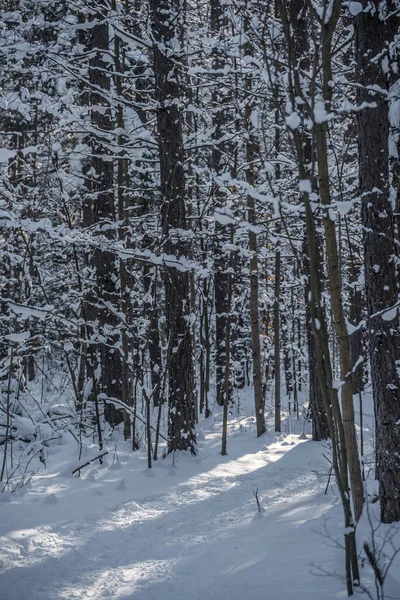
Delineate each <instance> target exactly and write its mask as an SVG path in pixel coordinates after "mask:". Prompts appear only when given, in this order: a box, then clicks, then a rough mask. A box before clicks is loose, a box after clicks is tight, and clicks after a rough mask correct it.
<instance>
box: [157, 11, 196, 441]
mask: <svg viewBox="0 0 400 600" xmlns="http://www.w3.org/2000/svg"><path fill="white" fill-rule="evenodd" d="M182 4H183V3H182V1H181V0H170V1H168V0H150V2H149V5H150V13H151V27H152V33H153V38H154V46H153V52H154V75H155V89H156V98H157V104H158V109H157V126H158V145H159V153H160V172H161V196H162V205H161V220H162V229H163V234H164V239H165V245H164V248H165V253H166V254H168V255H174V256H175V257H180V256H184V255H185V253H187V244H186V243H185V241H184V239H183V237H184V236H182V235H181V234H180V233H179V230H185V229H186V228H187V226H186V211H185V197H186V189H185V173H184V148H183V137H182V115H181V110H180V107H179V103H180V97H181V90H180V85H179V77H180V74H179V69H178V66H179V61H180V58H181V57H180V55H179V52H177V51H176V46H175V44H176V42H177V40H179V39H181V35H180V28H181V27H182V21H181V19H182V8H183V7H182ZM172 40H173V41H174V44H172ZM165 299H166V315H167V332H168V335H169V347H170V352H171V355H170V358H169V369H168V382H169V390H168V395H169V413H168V415H169V416H168V434H169V435H168V437H169V442H168V450H169V452H171V451H173V450H186V449H189V448H190V450H191V451H192V453H195V449H196V436H195V430H194V426H195V406H194V403H195V400H194V390H193V355H192V342H191V328H190V323H189V317H190V279H189V273H188V272H187V271H186V272H185V271H180V270H178V269H177V268H174V267H172V268H167V269H166V272H165Z"/></svg>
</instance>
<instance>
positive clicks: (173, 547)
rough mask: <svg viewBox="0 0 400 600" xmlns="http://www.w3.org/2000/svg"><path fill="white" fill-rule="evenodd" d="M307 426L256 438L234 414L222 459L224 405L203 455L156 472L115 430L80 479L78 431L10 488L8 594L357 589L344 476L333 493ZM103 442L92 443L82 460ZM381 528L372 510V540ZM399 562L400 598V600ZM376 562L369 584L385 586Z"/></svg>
mask: <svg viewBox="0 0 400 600" xmlns="http://www.w3.org/2000/svg"><path fill="white" fill-rule="evenodd" d="M250 411H251V409H250V405H249V408H248V412H247V414H250ZM242 412H244V415H245V414H246V412H245V411H244V410H243V411H242ZM292 424H293V421H292ZM295 424H296V425H297V427H295V428H293V425H292V427H291V430H292V431H293V429H294V430H295V431H297V433H295V434H290V433H288V434H287V435H286V436H285V435H281V436H279V435H277V434H275V433H273V431H272V427H271V424H270V428H269V432H268V433H266V434H265V435H264V436H263V437H262V438H258V439H257V438H256V436H255V430H254V424H253V419H252V418H248V417H246V416H231V421H230V425H229V445H228V456H226V457H222V456H221V455H220V438H221V421H220V415H219V414H215V415H214V416H213V417H210V418H209V419H208V420H206V421H202V422H201V425H200V427H199V447H200V449H199V455H198V456H196V457H192V456H187V455H184V454H180V455H176V456H175V457H172V456H168V457H167V458H165V459H162V458H160V459H159V460H158V461H157V462H156V463H154V466H153V469H152V470H151V471H149V470H148V469H147V462H146V454H145V450H144V449H143V450H141V451H140V452H137V453H134V454H132V452H131V451H130V449H129V443H128V442H126V443H124V442H123V441H121V438H120V436H119V435H118V434H117V433H114V434H113V436H111V438H109V440H108V442H107V443H108V446H109V449H110V452H109V454H108V456H107V457H106V460H105V461H104V463H103V464H102V465H100V464H99V461H96V463H93V464H92V465H90V466H88V467H85V468H84V469H82V472H81V477H77V476H72V475H71V472H72V470H73V469H74V468H75V467H76V466H77V465H78V461H77V450H76V445H75V446H74V445H72V444H73V440H72V437H71V436H66V438H65V444H63V445H60V446H57V447H56V448H53V449H52V454H51V460H49V461H48V463H47V467H46V469H43V470H42V471H41V473H40V474H38V475H36V476H35V477H34V478H33V479H32V480H31V482H30V483H29V484H28V486H26V487H25V488H24V489H23V491H22V492H21V493H19V495H18V493H14V494H12V495H11V496H9V495H7V494H3V495H2V500H3V501H2V502H1V503H0V570H1V575H0V598H2V599H3V598H4V600H72V599H74V600H83V599H87V598H92V599H94V600H97V599H99V600H100V599H101V598H112V599H115V600H117V599H125V600H130V599H135V600H197V599H198V600H204V599H206V600H225V599H226V600H244V599H245V598H251V599H252V600H292V599H296V600H322V599H326V600H336V599H339V598H345V597H346V592H345V585H344V583H343V579H342V576H343V571H344V564H343V562H344V561H343V551H342V550H341V549H340V548H339V547H337V545H336V544H335V540H338V542H339V543H342V538H343V525H342V512H341V507H340V504H339V501H338V498H337V494H336V489H335V486H334V482H333V484H332V485H330V486H329V489H328V493H327V494H325V493H324V492H325V487H326V483H327V473H328V463H327V460H326V459H325V458H324V457H323V456H322V455H323V454H326V453H327V452H328V449H327V447H326V446H324V445H323V444H319V443H315V442H312V441H311V440H310V436H309V435H308V436H307V438H306V439H302V438H303V437H304V436H302V435H301V432H302V429H303V422H302V421H299V422H297V423H295ZM286 425H287V422H286ZM287 429H289V427H288V426H287ZM71 440H72V442H71ZM116 440H118V442H117V441H116ZM97 452H98V449H97V447H96V446H93V447H90V446H88V447H86V448H85V454H84V456H83V460H85V459H88V458H90V457H91V456H95V455H96V453H97ZM256 490H258V496H259V499H260V503H261V507H262V512H261V513H259V512H258V510H257V505H256V500H255V497H254V492H255V491H256ZM375 507H376V505H371V511H374V510H375ZM372 518H373V516H372ZM369 529H370V526H369V524H368V522H367V520H366V519H365V518H364V522H363V523H362V526H361V528H360V531H362V535H363V536H364V537H363V539H364V538H365V536H368V535H369V533H368V532H369ZM386 531H387V530H386ZM360 535H361V534H360ZM330 538H331V539H330ZM398 541H399V542H400V540H398ZM394 543H396V539H395V540H394ZM396 560H397V562H395V563H394V564H393V565H392V567H391V571H390V578H388V582H387V594H388V595H387V598H388V600H389V598H400V561H399V560H398V558H397V559H396ZM364 565H365V566H364V568H363V569H362V577H363V583H364V584H365V585H366V586H370V587H369V589H370V591H371V593H373V589H374V588H373V582H372V578H371V572H370V569H369V567H368V566H367V564H366V563H364ZM372 597H374V596H372Z"/></svg>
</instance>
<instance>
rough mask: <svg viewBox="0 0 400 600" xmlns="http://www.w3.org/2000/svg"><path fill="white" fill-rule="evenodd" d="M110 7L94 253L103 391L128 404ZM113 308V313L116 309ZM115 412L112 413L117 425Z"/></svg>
mask: <svg viewBox="0 0 400 600" xmlns="http://www.w3.org/2000/svg"><path fill="white" fill-rule="evenodd" d="M108 10H109V5H108V3H107V2H103V3H100V2H99V3H98V12H97V14H96V19H97V24H96V25H95V26H94V27H93V28H92V30H91V32H90V39H89V48H88V49H89V51H90V53H91V58H90V64H89V78H90V83H91V86H92V91H91V99H90V110H91V123H92V127H93V130H94V133H93V134H92V135H91V137H90V148H91V161H90V166H91V169H90V175H89V177H90V180H91V190H90V191H91V194H90V200H91V203H92V215H93V225H94V226H95V227H96V236H97V238H98V247H97V249H96V250H95V253H94V268H95V280H96V286H95V293H96V296H97V297H96V298H94V301H95V302H96V305H97V306H96V311H95V312H96V313H97V314H96V317H98V319H99V329H100V331H99V334H100V339H101V341H100V365H101V375H100V387H101V390H102V391H103V392H104V393H105V394H106V395H107V396H110V397H115V398H118V399H122V356H121V352H120V350H119V348H118V346H119V344H118V342H119V338H120V336H119V332H118V330H117V327H118V325H119V321H118V319H117V317H115V315H114V314H113V310H112V309H114V310H117V309H118V307H119V304H120V294H119V290H118V289H117V287H116V281H117V280H118V275H117V266H116V260H115V256H114V253H113V252H111V251H110V249H109V248H107V246H108V245H109V244H110V242H111V241H112V239H113V238H114V233H113V227H112V224H113V223H114V221H115V198H114V189H113V186H114V164H113V160H112V158H111V156H110V153H109V151H108V149H107V145H108V135H107V132H110V131H112V129H113V123H112V118H111V107H110V103H109V100H108V98H109V93H110V89H111V73H110V63H109V62H108V61H107V55H108V53H109V52H110V39H109V24H108V22H107V20H106V17H107V14H108ZM110 308H111V310H110ZM113 413H114V411H111V412H110V413H109V420H110V421H111V423H112V424H114V422H113Z"/></svg>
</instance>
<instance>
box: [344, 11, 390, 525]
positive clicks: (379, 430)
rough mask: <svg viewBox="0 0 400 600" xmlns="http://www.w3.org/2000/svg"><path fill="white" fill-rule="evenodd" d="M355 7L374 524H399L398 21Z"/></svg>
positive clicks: (379, 12) (378, 12)
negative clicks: (394, 97) (392, 139)
mask: <svg viewBox="0 0 400 600" xmlns="http://www.w3.org/2000/svg"><path fill="white" fill-rule="evenodd" d="M362 4H363V8H364V10H363V12H360V14H359V15H357V17H356V19H355V25H356V64H357V67H358V82H359V83H360V84H361V86H362V87H359V88H357V90H358V103H359V104H362V103H363V102H368V103H376V106H370V107H365V108H363V109H362V110H360V111H358V112H357V119H358V128H359V176H360V191H361V198H362V206H361V218H362V224H363V232H364V272H365V290H366V299H367V313H368V317H369V344H370V358H371V376H372V384H373V394H374V407H375V423H376V460H377V475H378V480H379V495H380V502H381V519H382V521H383V522H384V523H391V522H393V521H399V520H400V452H399V448H400V427H399V422H400V378H399V372H398V369H397V368H396V360H398V359H399V354H400V353H399V319H398V310H397V309H396V308H394V309H392V310H390V307H393V306H395V305H396V302H397V282H396V270H395V260H394V256H395V246H394V239H395V236H394V221H393V209H392V204H391V201H390V197H389V166H388V165H389V150H388V135H389V119H388V103H387V100H386V96H385V93H384V92H383V93H380V92H379V91H378V90H386V89H387V86H388V82H387V80H386V76H385V73H384V70H383V65H382V59H383V58H384V57H385V54H383V53H384V51H385V49H386V47H387V42H388V41H390V35H391V34H392V33H393V32H392V31H391V30H392V29H394V25H395V24H396V22H397V21H398V17H397V16H396V14H394V15H393V16H391V18H390V19H389V20H385V15H384V14H382V13H381V3H380V2H378V0H373V1H372V2H363V3H362ZM387 8H388V9H389V10H390V8H393V6H392V7H390V6H388V7H387ZM380 57H382V59H380ZM368 86H370V89H368ZM372 86H373V88H372ZM388 309H389V310H388ZM385 311H386V312H385Z"/></svg>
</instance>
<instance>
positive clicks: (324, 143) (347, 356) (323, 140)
mask: <svg viewBox="0 0 400 600" xmlns="http://www.w3.org/2000/svg"><path fill="white" fill-rule="evenodd" d="M340 8H341V0H336V1H335V2H334V3H333V7H332V15H331V17H330V19H329V21H328V22H327V23H324V24H322V25H321V50H322V53H321V54H322V56H321V59H322V77H323V99H324V102H325V110H326V111H327V113H329V112H330V110H331V103H332V86H331V81H332V79H333V77H332V37H333V32H334V29H335V27H336V24H337V20H338V19H339V12H340ZM315 140H316V151H317V166H318V179H319V193H320V198H321V204H322V206H324V207H325V216H324V230H325V243H326V263H327V271H328V285H329V293H330V297H331V307H332V315H333V321H334V325H335V332H336V336H337V342H338V349H339V362H340V378H341V401H342V402H341V403H342V418H343V428H344V434H345V438H346V449H347V459H348V465H349V476H350V487H351V492H352V500H353V507H354V515H355V519H356V521H358V519H359V518H360V516H361V513H362V509H363V504H364V489H363V481H362V475H361V466H360V460H359V454H358V446H357V437H356V430H355V421H354V405H353V384H352V379H351V371H352V361H351V353H350V339H349V334H348V331H347V323H346V318H345V313H344V307H343V299H342V277H341V264H340V260H339V251H338V244H337V239H336V227H335V222H334V221H333V220H332V219H331V214H330V211H331V187H330V180H329V167H328V124H327V122H326V121H324V122H322V123H317V124H316V125H315Z"/></svg>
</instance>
